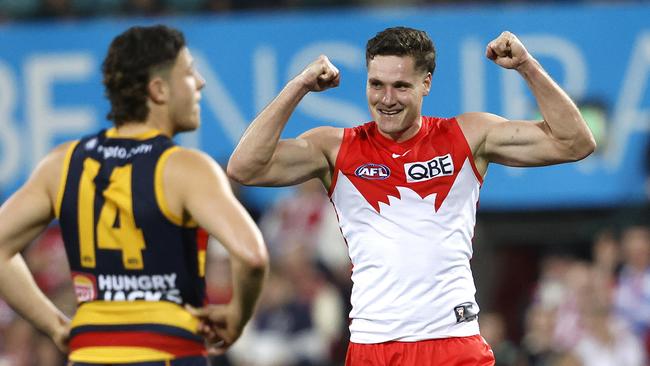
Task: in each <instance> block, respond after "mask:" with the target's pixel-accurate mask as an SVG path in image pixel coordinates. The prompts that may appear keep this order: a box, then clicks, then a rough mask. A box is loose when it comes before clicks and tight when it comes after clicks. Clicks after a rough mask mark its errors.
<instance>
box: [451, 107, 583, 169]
mask: <svg viewBox="0 0 650 366" xmlns="http://www.w3.org/2000/svg"><path fill="white" fill-rule="evenodd" d="M458 120H459V122H460V123H461V125H463V126H464V130H465V131H471V133H470V136H474V139H475V140H476V141H475V142H474V144H475V145H477V146H480V148H478V149H476V151H477V152H476V153H475V155H479V158H484V159H485V160H487V161H488V162H494V163H498V164H503V165H508V166H517V167H526V166H543V165H552V164H558V163H563V162H568V161H574V160H578V159H574V158H573V156H574V155H573V153H572V145H571V143H567V141H565V140H562V139H558V138H557V137H556V136H554V135H553V133H552V132H553V131H552V130H551V128H550V126H549V125H548V123H546V122H545V121H522V120H507V119H505V118H503V117H500V116H497V115H494V114H489V113H466V114H463V115H461V116H459V117H458Z"/></svg>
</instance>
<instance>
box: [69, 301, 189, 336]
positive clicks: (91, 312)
mask: <svg viewBox="0 0 650 366" xmlns="http://www.w3.org/2000/svg"><path fill="white" fill-rule="evenodd" d="M124 324H162V325H169V326H173V327H176V328H181V329H185V330H187V331H189V332H191V333H194V334H196V332H197V331H198V327H199V320H198V319H197V318H195V317H194V316H193V315H192V314H190V313H189V312H187V310H185V309H184V308H182V307H181V306H179V305H177V304H174V303H171V302H167V301H158V302H153V301H115V302H107V301H95V302H87V303H84V304H82V305H81V306H80V307H79V309H78V310H77V313H76V314H75V316H74V318H72V323H71V327H72V328H74V327H79V326H84V325H124Z"/></svg>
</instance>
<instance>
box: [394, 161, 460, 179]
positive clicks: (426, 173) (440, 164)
mask: <svg viewBox="0 0 650 366" xmlns="http://www.w3.org/2000/svg"><path fill="white" fill-rule="evenodd" d="M404 172H405V173H406V182H407V183H416V182H424V181H427V180H430V179H433V178H438V177H445V176H448V175H453V174H454V161H453V160H452V159H451V154H447V155H442V156H436V157H435V158H433V159H431V160H429V161H417V162H415V163H408V164H404Z"/></svg>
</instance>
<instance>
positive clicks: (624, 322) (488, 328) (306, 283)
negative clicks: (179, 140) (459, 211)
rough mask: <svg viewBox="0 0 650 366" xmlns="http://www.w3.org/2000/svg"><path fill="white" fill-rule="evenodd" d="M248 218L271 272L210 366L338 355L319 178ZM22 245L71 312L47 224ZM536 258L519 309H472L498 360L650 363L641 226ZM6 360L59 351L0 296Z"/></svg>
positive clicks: (281, 364) (339, 247)
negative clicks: (577, 252) (571, 251)
mask: <svg viewBox="0 0 650 366" xmlns="http://www.w3.org/2000/svg"><path fill="white" fill-rule="evenodd" d="M258 223H259V225H260V227H261V229H262V231H263V234H264V236H265V239H266V242H267V245H268V247H269V252H270V255H271V268H272V269H271V273H270V276H269V279H268V281H267V284H266V287H265V289H264V292H263V295H262V297H261V301H260V304H259V307H258V311H257V313H256V315H255V317H254V318H253V320H252V321H251V323H250V324H249V325H248V326H247V328H246V330H245V332H244V334H243V335H242V338H240V340H239V341H238V343H237V344H236V345H235V346H234V347H233V348H232V349H231V350H230V351H229V352H228V353H227V355H226V356H222V357H220V358H216V359H214V360H213V365H222V366H226V365H228V366H329V365H342V364H343V362H344V357H345V351H346V347H347V342H348V338H347V337H348V336H349V333H348V330H347V325H348V318H347V317H348V313H349V311H350V304H349V298H350V291H351V285H352V284H351V281H350V272H351V264H350V260H349V258H348V256H347V247H346V244H345V241H344V240H343V238H342V236H341V234H340V230H339V228H338V225H337V218H336V214H335V212H334V210H333V209H332V205H331V203H330V201H329V199H328V197H327V195H326V193H325V192H324V190H323V188H322V186H321V185H320V183H319V182H317V181H309V182H307V183H304V184H302V185H300V186H298V188H297V189H296V191H295V193H294V194H292V195H289V196H287V197H286V198H284V199H281V200H279V201H278V202H277V203H276V204H275V205H274V206H272V207H271V208H270V209H269V210H267V211H265V212H263V213H262V215H261V217H260V218H259V220H258ZM476 240H481V238H480V237H478V238H475V241H476ZM24 254H25V257H26V260H27V262H28V265H29V266H30V267H31V268H32V270H33V271H34V273H35V274H36V280H37V282H38V284H39V286H41V288H43V289H44V290H45V291H46V292H47V294H48V295H49V296H50V297H51V298H52V299H54V301H55V302H56V303H57V304H58V305H60V306H61V307H62V308H63V309H66V312H67V313H68V314H70V315H71V314H73V312H74V310H73V309H74V298H73V294H72V289H71V285H70V282H69V273H68V272H67V270H66V267H67V264H66V259H65V253H64V249H63V243H62V242H61V237H60V232H59V229H58V227H57V226H56V225H54V226H52V227H50V228H49V229H48V230H47V231H46V232H45V233H44V234H43V235H42V236H41V237H40V238H39V239H38V240H37V242H35V243H34V244H33V245H32V246H31V247H30V248H29V250H28V251H26V253H24ZM477 255H479V256H480V255H481V253H480V249H479V250H478V252H477ZM209 257H210V259H209V260H208V268H207V271H206V273H207V280H208V287H207V288H208V297H209V301H210V302H212V303H225V302H227V301H228V300H229V298H230V294H231V285H230V277H229V273H230V267H229V259H228V254H227V252H226V251H225V249H223V247H222V246H221V245H220V244H219V243H218V242H217V241H216V240H214V239H211V241H210V244H209ZM536 266H537V267H538V274H537V279H536V282H535V283H530V284H528V286H524V287H522V289H521V290H520V292H523V294H520V296H523V297H524V298H525V299H526V300H525V301H526V306H525V308H523V309H521V311H519V313H513V312H510V311H508V310H507V309H499V308H498V306H495V307H494V308H493V309H490V308H483V311H482V313H481V315H480V317H479V322H480V327H481V332H482V334H483V336H484V337H485V338H486V339H487V341H488V342H489V343H490V344H491V346H492V348H493V350H494V352H495V355H496V359H497V366H506V365H507V366H601V365H602V366H642V365H648V364H650V363H648V361H647V360H648V358H647V355H648V354H650V227H648V226H643V225H629V226H625V227H620V228H617V229H615V230H614V229H602V231H600V232H597V233H595V235H594V238H593V243H592V244H591V255H590V256H589V258H585V256H584V255H583V256H572V255H566V254H563V255H555V254H548V255H545V256H543V257H541V258H538V259H537V263H536ZM492 270H494V269H492ZM475 276H476V277H478V276H481V273H480V271H478V272H475ZM506 285H507V284H506ZM528 289H532V290H528ZM499 292H500V291H496V292H495V293H499ZM501 292H502V291H501ZM481 301H482V299H480V298H479V304H480V303H481ZM483 301H485V299H483ZM512 301H515V299H513V300H512ZM485 302H486V303H489V302H490V301H485ZM512 329H515V331H514V332H513V331H512ZM5 365H6V366H35V365H38V366H50V365H51V366H62V365H64V359H63V357H62V356H61V355H60V354H58V352H57V351H56V349H55V348H54V346H53V345H52V344H51V342H50V341H49V340H48V339H47V338H45V337H43V336H42V335H40V334H38V333H37V332H36V331H35V330H34V329H33V328H31V326H30V325H29V324H27V323H26V322H25V321H23V320H22V319H21V318H20V317H19V316H17V315H16V314H14V313H13V312H12V311H11V310H10V309H8V308H7V306H6V305H5V304H3V303H1V302H0V366H5Z"/></svg>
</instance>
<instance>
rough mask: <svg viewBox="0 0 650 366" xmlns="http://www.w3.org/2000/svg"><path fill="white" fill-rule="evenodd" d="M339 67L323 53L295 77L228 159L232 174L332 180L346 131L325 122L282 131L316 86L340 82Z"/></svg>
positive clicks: (252, 179) (251, 181)
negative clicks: (287, 135) (291, 133)
mask: <svg viewBox="0 0 650 366" xmlns="http://www.w3.org/2000/svg"><path fill="white" fill-rule="evenodd" d="M338 84H339V71H338V69H337V68H336V67H334V65H332V63H331V62H330V61H329V60H328V59H327V57H326V56H320V57H319V58H318V59H316V60H315V61H314V62H312V63H311V64H310V65H309V66H307V67H306V68H305V69H304V70H303V71H302V72H301V73H300V74H299V75H298V76H296V77H295V78H293V79H292V80H291V81H289V83H287V85H286V86H285V87H284V89H282V91H281V92H280V94H279V95H278V96H277V97H276V98H275V99H274V100H273V101H272V102H271V103H270V104H269V105H268V106H267V107H266V108H265V109H264V110H263V111H262V112H261V113H260V114H259V115H258V116H257V117H256V118H255V120H253V122H252V123H251V125H250V126H249V127H248V129H247V130H246V132H244V135H243V136H242V138H241V140H240V141H239V144H238V145H237V147H236V148H235V151H234V152H233V154H232V156H231V157H230V161H229V162H228V168H227V172H228V175H229V176H230V177H231V178H233V179H234V180H236V181H238V182H240V183H242V184H246V185H266V186H284V185H291V184H297V183H300V182H304V181H306V180H308V179H311V178H320V179H321V180H323V182H324V183H325V184H326V186H328V185H329V181H330V179H331V177H330V176H329V175H330V165H332V164H333V158H332V155H333V153H332V150H333V149H335V148H338V144H340V140H341V139H342V136H343V131H342V130H341V129H337V128H331V127H320V128H316V129H313V130H311V131H308V132H307V133H305V134H303V135H301V136H300V137H298V138H295V139H286V140H280V135H281V133H282V130H283V129H284V126H285V125H286V124H287V121H288V120H289V117H290V116H291V114H292V113H293V111H294V110H295V108H296V106H297V105H298V103H299V102H300V101H301V100H302V98H303V97H304V96H305V95H306V94H307V93H308V92H310V91H316V92H319V91H323V90H326V89H329V88H333V87H336V86H338Z"/></svg>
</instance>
